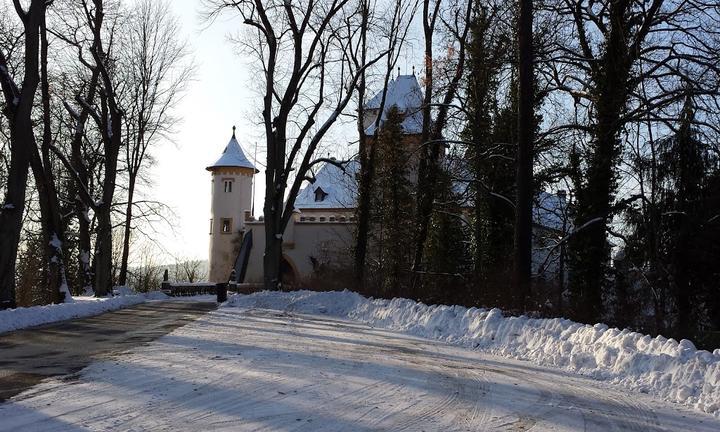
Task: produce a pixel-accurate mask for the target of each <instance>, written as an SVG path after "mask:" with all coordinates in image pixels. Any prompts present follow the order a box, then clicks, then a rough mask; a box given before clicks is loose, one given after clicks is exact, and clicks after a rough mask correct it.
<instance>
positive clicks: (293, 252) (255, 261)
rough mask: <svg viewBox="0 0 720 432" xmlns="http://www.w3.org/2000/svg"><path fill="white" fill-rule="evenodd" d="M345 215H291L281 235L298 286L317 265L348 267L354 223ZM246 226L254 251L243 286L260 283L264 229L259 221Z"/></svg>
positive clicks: (253, 221) (286, 257)
mask: <svg viewBox="0 0 720 432" xmlns="http://www.w3.org/2000/svg"><path fill="white" fill-rule="evenodd" d="M344 213H346V212H339V213H334V212H332V211H323V212H312V214H309V213H307V214H306V213H302V214H295V215H293V218H292V219H291V220H290V222H289V223H288V226H287V229H286V230H285V233H284V234H283V256H284V258H285V259H286V260H287V261H288V263H289V265H290V267H291V268H292V270H293V272H294V273H295V275H294V277H295V278H296V281H297V282H302V280H304V279H307V278H308V277H310V276H311V275H312V273H313V270H314V268H315V266H317V265H319V264H327V263H331V264H332V265H343V264H344V261H347V264H349V263H350V261H349V260H350V257H351V255H350V248H351V246H352V240H353V233H354V230H355V223H354V220H353V221H350V216H349V215H345V214H344ZM331 217H332V218H333V220H332V221H330V218H331ZM341 217H343V218H345V219H344V221H340V218H341ZM301 218H302V220H301ZM311 218H312V219H313V220H310V219H311ZM320 218H323V221H321V220H320ZM245 226H246V227H247V229H248V230H252V232H253V247H252V251H251V254H250V260H249V262H248V268H247V273H246V275H245V282H247V283H262V282H263V253H264V251H265V225H264V223H263V222H262V221H261V220H251V221H246V225H245Z"/></svg>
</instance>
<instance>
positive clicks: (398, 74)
mask: <svg viewBox="0 0 720 432" xmlns="http://www.w3.org/2000/svg"><path fill="white" fill-rule="evenodd" d="M398 78H400V66H398Z"/></svg>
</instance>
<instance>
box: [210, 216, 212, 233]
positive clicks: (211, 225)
mask: <svg viewBox="0 0 720 432" xmlns="http://www.w3.org/2000/svg"><path fill="white" fill-rule="evenodd" d="M210 234H212V219H210Z"/></svg>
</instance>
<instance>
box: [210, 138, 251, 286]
mask: <svg viewBox="0 0 720 432" xmlns="http://www.w3.org/2000/svg"><path fill="white" fill-rule="evenodd" d="M206 169H207V170H208V171H210V172H211V173H212V189H211V193H212V201H211V205H210V257H209V267H210V271H209V275H208V280H209V281H211V282H227V281H228V278H229V277H230V272H231V271H232V269H233V266H234V264H235V258H236V257H237V254H238V250H239V248H240V242H241V240H242V236H243V234H244V232H245V217H244V213H245V211H246V210H251V209H252V198H253V197H252V181H253V176H254V175H255V174H256V173H257V172H258V170H256V169H255V166H253V164H252V163H251V162H250V161H249V160H248V159H247V158H246V157H245V154H244V153H243V151H242V148H241V147H240V144H238V142H237V140H236V139H235V126H233V135H232V138H230V142H229V143H228V145H227V146H226V147H225V150H224V151H223V154H222V155H221V156H220V159H218V160H217V162H215V163H214V164H212V165H210V166H209V167H207V168H206Z"/></svg>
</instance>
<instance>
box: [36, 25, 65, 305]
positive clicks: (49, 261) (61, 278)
mask: <svg viewBox="0 0 720 432" xmlns="http://www.w3.org/2000/svg"><path fill="white" fill-rule="evenodd" d="M44 21H45V20H44V19H43V22H42V24H41V26H40V30H41V31H40V41H41V46H40V72H41V74H40V80H41V81H40V89H41V95H42V113H43V116H42V119H43V138H42V146H41V150H42V152H39V151H38V149H37V144H36V143H34V144H33V149H32V152H31V159H30V166H31V167H32V170H33V175H34V177H35V184H36V186H37V191H38V201H39V204H40V216H41V226H42V232H43V242H44V254H45V262H46V265H47V268H46V275H45V288H46V289H47V290H48V292H49V294H50V296H49V299H50V301H51V302H52V303H60V302H63V301H65V300H69V298H67V299H66V295H67V296H69V295H70V291H69V288H68V286H67V277H66V274H65V257H64V253H63V247H64V244H65V228H64V226H63V223H62V215H61V210H60V202H59V200H58V193H57V186H56V183H55V177H54V176H53V173H52V171H53V163H52V161H51V160H50V145H51V143H52V131H51V127H52V124H51V119H50V87H49V83H48V73H47V34H46V29H45V22H44ZM66 293H67V294H66Z"/></svg>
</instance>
